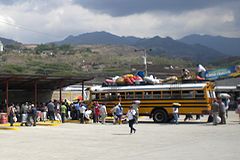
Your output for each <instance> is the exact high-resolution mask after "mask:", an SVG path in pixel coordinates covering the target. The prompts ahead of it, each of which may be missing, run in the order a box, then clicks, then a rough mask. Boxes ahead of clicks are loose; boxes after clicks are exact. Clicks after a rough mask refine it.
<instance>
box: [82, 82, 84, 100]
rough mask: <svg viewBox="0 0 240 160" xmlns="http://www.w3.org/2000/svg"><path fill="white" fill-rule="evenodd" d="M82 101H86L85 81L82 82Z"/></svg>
mask: <svg viewBox="0 0 240 160" xmlns="http://www.w3.org/2000/svg"><path fill="white" fill-rule="evenodd" d="M82 100H83V101H84V81H82Z"/></svg>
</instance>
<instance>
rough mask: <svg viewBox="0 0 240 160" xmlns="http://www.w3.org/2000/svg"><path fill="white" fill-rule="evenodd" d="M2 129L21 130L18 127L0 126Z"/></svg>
mask: <svg viewBox="0 0 240 160" xmlns="http://www.w3.org/2000/svg"><path fill="white" fill-rule="evenodd" d="M0 130H15V131H17V130H19V128H16V127H0Z"/></svg>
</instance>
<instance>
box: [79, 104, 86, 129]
mask: <svg viewBox="0 0 240 160" xmlns="http://www.w3.org/2000/svg"><path fill="white" fill-rule="evenodd" d="M86 109H87V108H86V107H85V104H84V103H83V102H81V105H80V115H79V116H80V123H82V124H84V123H85V121H84V115H85V112H86Z"/></svg>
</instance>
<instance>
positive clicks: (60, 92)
mask: <svg viewBox="0 0 240 160" xmlns="http://www.w3.org/2000/svg"><path fill="white" fill-rule="evenodd" d="M62 83H63V82H62V81H61V82H60V88H59V103H60V106H61V105H62Z"/></svg>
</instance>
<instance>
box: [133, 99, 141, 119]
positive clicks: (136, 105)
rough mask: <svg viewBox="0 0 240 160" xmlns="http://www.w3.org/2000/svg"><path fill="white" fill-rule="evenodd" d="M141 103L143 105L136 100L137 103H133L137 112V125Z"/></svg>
mask: <svg viewBox="0 0 240 160" xmlns="http://www.w3.org/2000/svg"><path fill="white" fill-rule="evenodd" d="M140 103H141V101H139V100H135V101H133V104H132V107H133V109H134V110H135V111H136V117H135V118H136V119H135V123H138V118H139V105H140Z"/></svg>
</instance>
